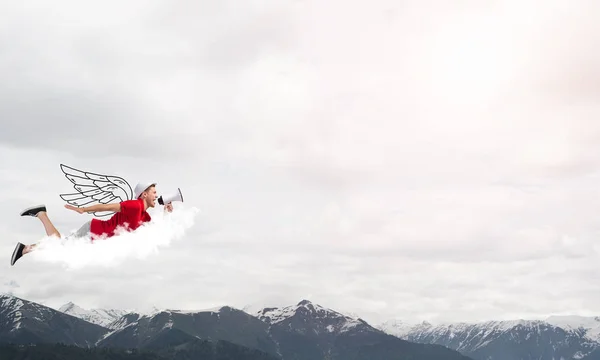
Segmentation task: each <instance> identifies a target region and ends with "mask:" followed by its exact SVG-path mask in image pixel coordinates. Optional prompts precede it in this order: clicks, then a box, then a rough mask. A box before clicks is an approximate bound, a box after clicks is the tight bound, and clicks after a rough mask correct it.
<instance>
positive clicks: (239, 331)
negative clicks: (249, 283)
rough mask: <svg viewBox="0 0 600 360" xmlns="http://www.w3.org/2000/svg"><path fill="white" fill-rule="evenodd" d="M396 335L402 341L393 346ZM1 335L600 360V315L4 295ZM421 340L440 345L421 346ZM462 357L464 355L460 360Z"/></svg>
mask: <svg viewBox="0 0 600 360" xmlns="http://www.w3.org/2000/svg"><path fill="white" fill-rule="evenodd" d="M61 314H62V315H61ZM389 338H393V339H397V341H398V342H394V341H392V343H389V341H390V340H387V339H389ZM3 339H4V340H6V339H8V340H10V339H19V341H25V340H26V341H34V342H35V341H38V340H39V341H42V340H43V341H60V342H64V343H73V344H76V345H80V346H86V345H90V344H91V345H93V346H119V347H122V346H125V347H148V346H159V345H165V344H173V343H181V342H187V341H192V340H193V339H221V340H225V341H230V342H232V343H236V344H239V345H242V346H245V347H249V348H256V349H259V350H261V351H264V352H267V353H271V354H273V355H276V356H278V357H279V358H281V359H286V358H297V359H321V358H331V359H336V358H344V356H350V357H353V356H356V353H355V352H353V351H359V352H360V353H361V354H363V355H364V354H367V353H369V352H370V351H374V352H373V353H372V354H371V355H372V356H374V357H377V356H378V354H379V351H385V352H390V351H391V352H394V351H397V352H398V353H407V352H408V353H411V354H419V355H418V356H417V355H415V356H416V357H417V358H423V357H422V356H423V351H425V350H424V349H428V350H427V351H442V350H440V349H448V350H449V351H455V352H450V353H444V354H443V355H440V354H436V355H435V356H434V358H435V357H437V356H441V357H444V358H448V359H457V360H458V359H467V357H468V358H470V359H474V360H522V359H532V358H535V359H539V360H556V359H564V360H567V359H582V360H596V359H600V317H583V316H551V317H548V318H546V319H543V320H513V321H487V322H480V323H450V324H438V325H434V324H430V323H427V322H423V323H420V324H407V323H404V322H402V321H399V320H391V321H387V322H384V323H382V324H378V325H376V326H372V325H370V324H368V323H367V322H365V321H364V320H362V319H361V318H359V317H357V316H354V315H348V314H342V313H340V312H337V311H335V310H332V309H329V308H326V307H324V306H321V305H319V304H315V303H312V302H310V301H307V300H302V301H300V302H299V303H297V304H295V305H289V306H284V307H280V308H273V307H271V308H264V309H260V310H257V311H252V312H250V313H249V312H245V311H242V310H238V309H235V308H232V307H229V306H223V307H218V308H214V309H207V310H200V311H181V310H159V309H153V310H152V311H148V312H145V313H138V312H135V311H129V310H118V309H110V310H105V309H91V310H87V309H83V308H81V307H79V306H77V305H76V304H73V303H67V304H65V305H63V306H61V307H60V308H59V309H58V310H55V309H51V308H48V307H45V306H43V305H40V304H36V303H34V302H30V301H26V300H23V299H19V298H16V297H13V296H3V295H0V340H3ZM374 343H376V344H377V343H381V344H384V343H385V344H386V345H385V350H382V349H379V350H377V349H376V348H373V347H372V344H374ZM369 344H370V345H369ZM390 344H392V345H390ZM420 344H433V345H437V346H439V347H436V348H419V346H422V345H420ZM364 346H367V347H364ZM382 346H383V345H382ZM390 346H391V349H392V350H390ZM411 346H417V347H415V348H413V347H411ZM356 349H360V350H356ZM431 349H433V350H431ZM444 351H445V350H444ZM459 354H460V355H463V356H466V357H465V358H460V356H458V355H459ZM363 355H361V356H363ZM427 356H431V354H427ZM427 356H425V357H427ZM457 356H458V357H457Z"/></svg>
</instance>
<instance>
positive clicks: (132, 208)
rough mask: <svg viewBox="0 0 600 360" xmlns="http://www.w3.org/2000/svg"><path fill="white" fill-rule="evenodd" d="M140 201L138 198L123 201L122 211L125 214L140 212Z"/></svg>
mask: <svg viewBox="0 0 600 360" xmlns="http://www.w3.org/2000/svg"><path fill="white" fill-rule="evenodd" d="M140 206H141V204H140V202H139V201H138V200H126V201H122V202H121V212H122V213H125V214H132V213H137V212H139V211H140V210H141V209H140Z"/></svg>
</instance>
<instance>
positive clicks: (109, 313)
mask: <svg viewBox="0 0 600 360" xmlns="http://www.w3.org/2000/svg"><path fill="white" fill-rule="evenodd" d="M58 311H60V312H62V313H65V314H68V315H71V316H75V317H78V318H80V319H83V320H85V321H88V322H91V323H93V324H96V325H100V326H103V327H106V328H111V324H113V323H114V322H115V321H117V320H119V319H120V318H121V317H122V316H123V315H125V314H127V313H128V312H127V311H125V310H115V309H108V310H105V309H91V310H87V309H83V308H81V307H79V306H77V305H75V304H74V303H72V302H68V303H66V304H64V305H63V306H61V307H60V308H59V309H58Z"/></svg>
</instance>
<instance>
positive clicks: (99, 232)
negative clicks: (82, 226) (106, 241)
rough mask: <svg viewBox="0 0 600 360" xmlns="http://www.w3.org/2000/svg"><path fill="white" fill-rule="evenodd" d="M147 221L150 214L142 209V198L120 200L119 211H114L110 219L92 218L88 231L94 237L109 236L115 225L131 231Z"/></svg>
mask: <svg viewBox="0 0 600 360" xmlns="http://www.w3.org/2000/svg"><path fill="white" fill-rule="evenodd" d="M148 221H150V214H148V213H147V212H146V210H144V200H142V199H137V200H126V201H123V202H121V211H119V212H116V213H115V214H114V215H113V216H112V217H111V218H110V219H108V220H100V219H92V222H91V224H90V232H91V233H92V234H91V235H92V237H95V238H97V237H101V236H106V237H111V236H113V235H114V234H115V230H116V229H117V227H125V228H126V229H127V230H128V231H132V230H135V229H137V228H138V227H140V225H142V223H144V222H148Z"/></svg>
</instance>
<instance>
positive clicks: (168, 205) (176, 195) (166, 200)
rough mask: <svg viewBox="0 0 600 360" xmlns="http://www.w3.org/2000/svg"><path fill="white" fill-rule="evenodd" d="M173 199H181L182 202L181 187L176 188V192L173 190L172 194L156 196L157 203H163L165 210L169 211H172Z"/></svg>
mask: <svg viewBox="0 0 600 360" xmlns="http://www.w3.org/2000/svg"><path fill="white" fill-rule="evenodd" d="M173 201H181V202H183V195H182V194H181V189H179V188H177V191H176V192H173V193H172V194H167V195H165V196H162V195H161V196H160V197H159V198H158V203H159V204H160V205H164V206H165V211H168V212H171V211H173V204H172V202H173Z"/></svg>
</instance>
